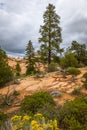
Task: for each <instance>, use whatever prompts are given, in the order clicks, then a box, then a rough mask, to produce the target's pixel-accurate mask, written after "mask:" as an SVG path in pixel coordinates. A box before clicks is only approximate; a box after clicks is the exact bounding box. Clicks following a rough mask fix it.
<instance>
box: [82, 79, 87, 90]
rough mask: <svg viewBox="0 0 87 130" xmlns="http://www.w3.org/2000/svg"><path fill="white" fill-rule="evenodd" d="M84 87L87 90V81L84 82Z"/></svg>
mask: <svg viewBox="0 0 87 130" xmlns="http://www.w3.org/2000/svg"><path fill="white" fill-rule="evenodd" d="M83 87H84V88H85V89H87V81H85V82H84V84H83Z"/></svg>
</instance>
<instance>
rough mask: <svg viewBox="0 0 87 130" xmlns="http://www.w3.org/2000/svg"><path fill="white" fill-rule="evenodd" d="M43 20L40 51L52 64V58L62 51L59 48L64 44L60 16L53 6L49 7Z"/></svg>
mask: <svg viewBox="0 0 87 130" xmlns="http://www.w3.org/2000/svg"><path fill="white" fill-rule="evenodd" d="M43 19H44V21H43V25H42V26H40V34H41V37H40V38H39V42H40V43H42V44H41V47H40V48H41V50H40V51H41V55H42V56H44V57H45V59H47V61H48V64H50V63H51V60H52V57H53V56H54V55H57V53H58V52H59V51H60V47H59V46H60V43H61V42H62V38H61V27H60V26H59V24H60V16H59V15H57V14H56V12H55V6H54V5H53V4H49V5H48V6H47V8H46V11H45V13H44V15H43Z"/></svg>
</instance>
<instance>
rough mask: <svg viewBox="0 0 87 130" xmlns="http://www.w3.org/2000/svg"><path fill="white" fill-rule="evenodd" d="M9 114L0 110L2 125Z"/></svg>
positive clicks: (0, 122) (0, 123)
mask: <svg viewBox="0 0 87 130" xmlns="http://www.w3.org/2000/svg"><path fill="white" fill-rule="evenodd" d="M7 118H8V116H7V115H6V114H4V113H3V112H0V126H1V125H2V124H3V123H4V122H5V121H6V120H7Z"/></svg>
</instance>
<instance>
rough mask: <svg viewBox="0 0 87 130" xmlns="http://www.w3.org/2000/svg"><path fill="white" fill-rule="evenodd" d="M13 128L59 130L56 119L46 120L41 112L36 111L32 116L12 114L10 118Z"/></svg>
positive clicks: (16, 129)
mask: <svg viewBox="0 0 87 130" xmlns="http://www.w3.org/2000/svg"><path fill="white" fill-rule="evenodd" d="M11 121H12V128H13V130H14V129H15V130H59V128H58V125H57V120H47V121H46V119H45V118H44V117H43V115H42V114H40V113H37V114H35V115H34V116H33V117H31V116H28V115H25V116H17V115H15V116H13V117H12V118H11Z"/></svg>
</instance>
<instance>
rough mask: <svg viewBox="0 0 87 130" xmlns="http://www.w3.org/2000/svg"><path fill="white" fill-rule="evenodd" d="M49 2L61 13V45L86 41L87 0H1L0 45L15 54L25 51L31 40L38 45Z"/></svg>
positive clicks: (36, 46) (35, 45) (21, 53)
mask: <svg viewBox="0 0 87 130" xmlns="http://www.w3.org/2000/svg"><path fill="white" fill-rule="evenodd" d="M48 3H53V4H54V5H55V6H56V12H57V13H58V15H60V16H61V21H60V22H61V24H60V26H61V27H62V37H63V43H62V44H61V46H62V47H66V46H68V45H69V44H70V42H71V41H72V40H78V41H79V42H82V43H87V42H86V41H87V37H86V34H87V27H86V23H87V15H86V12H87V0H66V1H65V0H40V1H38V0H32V1H30V0H26V1H25V0H19V1H18V0H14V1H12V0H0V46H1V47H2V48H3V49H4V50H5V51H7V53H8V54H10V55H11V54H12V55H16V56H17V55H23V54H24V53H25V48H26V45H27V43H28V41H29V40H32V42H33V44H34V47H35V48H36V49H37V48H38V46H39V43H38V37H39V36H40V34H39V28H40V25H42V24H43V13H44V11H45V9H46V6H47V5H48Z"/></svg>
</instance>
